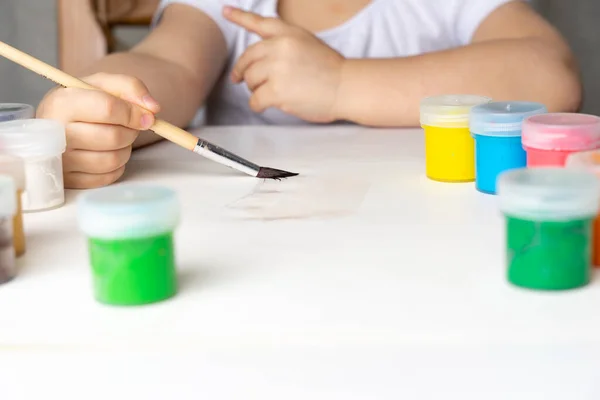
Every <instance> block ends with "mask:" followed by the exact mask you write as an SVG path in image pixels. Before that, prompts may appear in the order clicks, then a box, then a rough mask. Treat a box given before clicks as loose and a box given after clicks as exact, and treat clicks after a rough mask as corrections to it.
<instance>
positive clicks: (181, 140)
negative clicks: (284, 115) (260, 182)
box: [0, 41, 298, 179]
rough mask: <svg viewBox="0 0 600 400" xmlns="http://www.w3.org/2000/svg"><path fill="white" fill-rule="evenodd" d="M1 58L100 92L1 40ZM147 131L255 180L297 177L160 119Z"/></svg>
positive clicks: (59, 81) (68, 84)
mask: <svg viewBox="0 0 600 400" xmlns="http://www.w3.org/2000/svg"><path fill="white" fill-rule="evenodd" d="M0 55H1V56H3V57H5V58H7V59H9V60H11V61H13V62H15V63H16V64H19V65H20V66H22V67H24V68H27V69H28V70H30V71H33V72H35V73H37V74H39V75H41V76H43V77H45V78H46V79H49V80H51V81H53V82H54V83H56V84H58V85H61V86H64V87H66V88H79V89H89V90H102V89H99V88H97V87H94V86H92V85H89V84H87V83H85V82H83V81H82V80H80V79H77V78H75V77H73V76H71V75H69V74H67V73H65V72H63V71H61V70H59V69H57V68H54V67H53V66H51V65H48V64H46V63H44V62H43V61H40V60H38V59H36V58H35V57H32V56H30V55H29V54H26V53H23V52H22V51H20V50H17V49H15V48H14V47H12V46H9V45H7V44H6V43H4V42H2V41H0ZM150 130H151V131H153V132H155V133H156V134H158V135H160V136H162V137H163V138H165V139H167V140H169V141H171V142H173V143H175V144H177V145H179V146H181V147H183V148H185V149H188V150H190V151H193V152H194V153H196V154H199V155H201V156H203V157H206V158H208V159H210V160H212V161H215V162H217V163H219V164H222V165H225V166H227V167H230V168H233V169H236V170H238V171H241V172H243V173H245V174H248V175H251V176H254V177H257V178H263V179H282V178H288V177H290V176H296V175H298V174H296V173H294V172H288V171H282V170H279V169H274V168H268V167H261V166H259V165H256V164H254V163H253V162H250V161H248V160H245V159H243V158H242V157H240V156H237V155H235V154H233V153H231V152H230V151H227V150H225V149H224V148H222V147H219V146H217V145H214V144H212V143H210V142H207V141H206V140H204V139H201V138H197V137H196V136H194V135H192V134H191V133H189V132H186V131H184V130H183V129H180V128H178V127H176V126H175V125H172V124H170V123H168V122H166V121H163V120H160V119H156V120H155V122H154V125H152V127H151V128H150Z"/></svg>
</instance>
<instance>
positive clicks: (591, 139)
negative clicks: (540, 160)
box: [522, 113, 600, 151]
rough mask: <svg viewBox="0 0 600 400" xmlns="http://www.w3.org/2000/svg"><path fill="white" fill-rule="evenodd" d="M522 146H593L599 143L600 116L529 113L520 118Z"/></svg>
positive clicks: (593, 147) (567, 148)
mask: <svg viewBox="0 0 600 400" xmlns="http://www.w3.org/2000/svg"><path fill="white" fill-rule="evenodd" d="M522 141H523V146H525V147H529V148H534V149H540V150H559V151H562V150H573V151H580V150H593V149H597V148H599V147H600V117H597V116H595V115H588V114H576V113H550V114H539V115H534V116H531V117H529V118H527V119H525V121H524V122H523V136H522Z"/></svg>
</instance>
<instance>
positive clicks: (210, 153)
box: [194, 139, 260, 177]
mask: <svg viewBox="0 0 600 400" xmlns="http://www.w3.org/2000/svg"><path fill="white" fill-rule="evenodd" d="M194 153H196V154H199V155H201V156H203V157H206V158H208V159H210V160H213V161H215V162H218V163H219V164H223V165H225V166H227V167H230V168H233V169H236V170H238V171H240V172H243V173H245V174H248V175H251V176H254V177H256V176H257V175H258V171H259V170H260V166H258V165H256V164H254V163H252V162H250V161H248V160H245V159H243V158H241V157H239V156H237V155H235V154H233V153H231V152H229V151H227V150H225V149H223V148H221V147H219V146H216V145H214V144H212V143H210V142H207V141H205V140H203V139H198V143H197V144H196V147H194Z"/></svg>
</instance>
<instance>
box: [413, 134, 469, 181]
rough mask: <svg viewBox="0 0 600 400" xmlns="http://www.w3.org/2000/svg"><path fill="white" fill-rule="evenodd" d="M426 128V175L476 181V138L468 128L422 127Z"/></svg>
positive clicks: (433, 177) (440, 178) (430, 177)
mask: <svg viewBox="0 0 600 400" xmlns="http://www.w3.org/2000/svg"><path fill="white" fill-rule="evenodd" d="M423 129H424V130H425V165H426V173H427V177H428V178H429V179H433V180H435V181H441V182H473V181H474V180H475V140H474V139H473V137H472V136H471V133H470V132H469V128H441V127H437V126H423Z"/></svg>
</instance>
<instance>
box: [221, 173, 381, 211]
mask: <svg viewBox="0 0 600 400" xmlns="http://www.w3.org/2000/svg"><path fill="white" fill-rule="evenodd" d="M369 186H370V184H369V181H367V180H366V179H365V178H362V177H360V176H348V173H347V172H346V173H345V174H344V173H343V172H341V171H339V172H329V173H322V172H321V173H313V174H310V173H306V172H302V173H301V174H300V175H299V176H296V177H293V178H289V179H284V180H282V181H276V180H265V181H261V182H260V183H259V184H258V185H257V186H256V187H255V188H254V190H253V191H252V192H251V193H250V194H248V195H247V196H245V197H243V198H241V199H239V200H237V201H235V202H234V203H232V204H230V205H229V206H228V209H229V210H230V211H231V212H232V213H233V214H234V216H235V217H237V218H243V219H258V220H267V221H274V220H286V219H313V218H339V217H343V216H346V215H349V214H352V213H354V212H355V211H356V210H357V209H358V208H359V207H360V205H361V203H362V201H363V199H364V197H365V195H366V193H367V191H368V189H369Z"/></svg>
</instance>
